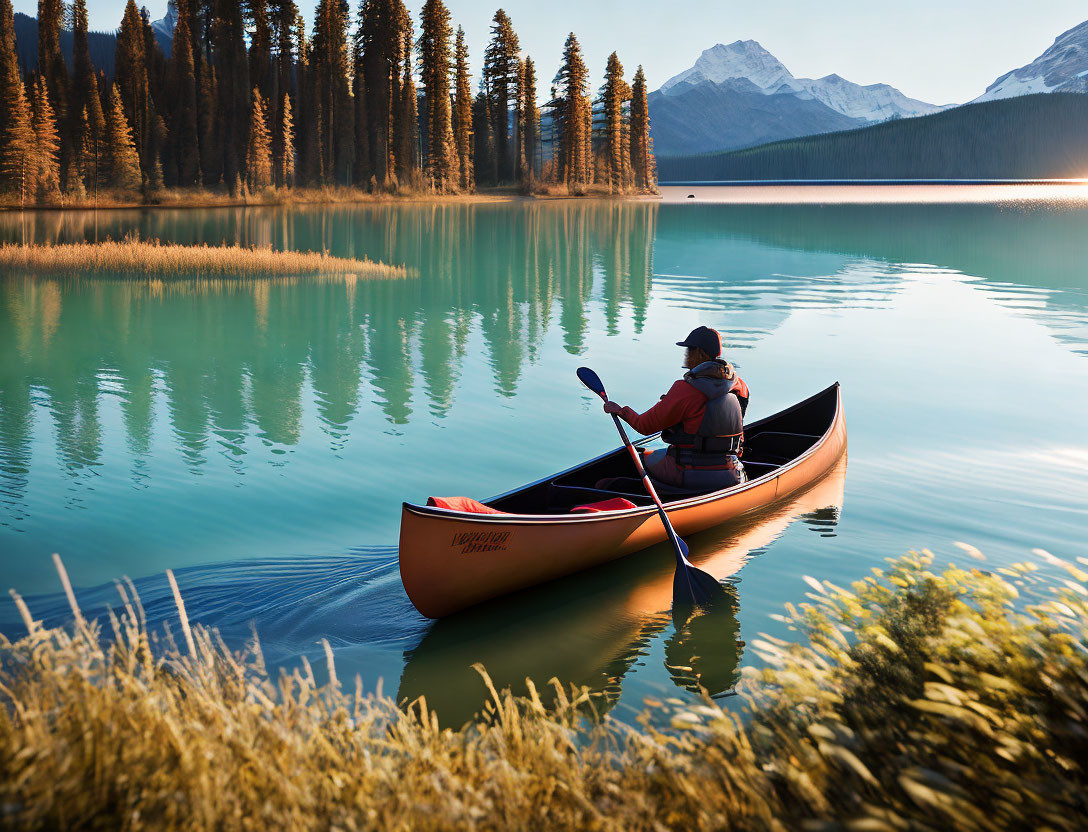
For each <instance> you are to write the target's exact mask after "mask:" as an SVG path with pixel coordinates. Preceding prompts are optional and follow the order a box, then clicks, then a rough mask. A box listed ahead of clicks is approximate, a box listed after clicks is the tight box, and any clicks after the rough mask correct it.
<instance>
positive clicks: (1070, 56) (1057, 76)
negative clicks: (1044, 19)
mask: <svg viewBox="0 0 1088 832" xmlns="http://www.w3.org/2000/svg"><path fill="white" fill-rule="evenodd" d="M1037 92H1088V20H1086V21H1084V22H1083V23H1082V24H1080V25H1079V26H1075V27H1073V28H1072V29H1070V30H1069V31H1068V32H1065V33H1064V34H1062V35H1059V36H1058V38H1057V39H1056V40H1055V41H1054V45H1053V46H1051V47H1050V48H1049V49H1047V50H1046V52H1044V53H1043V54H1042V55H1040V56H1039V57H1038V58H1036V59H1035V60H1034V61H1032V62H1031V63H1030V64H1028V65H1027V66H1022V67H1020V68H1019V69H1014V70H1013V71H1012V72H1006V73H1005V74H1004V75H1002V76H1001V77H1000V78H998V79H997V80H996V81H994V82H993V83H992V84H990V86H988V87H987V88H986V92H984V93H983V94H982V95H980V96H979V97H978V98H976V99H975V102H978V101H996V100H998V99H1001V98H1012V97H1013V96H1016V95H1030V94H1032V93H1037ZM972 103H974V102H972Z"/></svg>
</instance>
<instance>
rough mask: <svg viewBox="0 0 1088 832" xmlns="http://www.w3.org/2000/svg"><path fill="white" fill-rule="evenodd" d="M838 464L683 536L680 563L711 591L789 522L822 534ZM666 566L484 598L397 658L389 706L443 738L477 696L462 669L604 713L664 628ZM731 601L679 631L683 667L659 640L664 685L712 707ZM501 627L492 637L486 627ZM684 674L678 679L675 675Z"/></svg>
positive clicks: (641, 561) (640, 556)
mask: <svg viewBox="0 0 1088 832" xmlns="http://www.w3.org/2000/svg"><path fill="white" fill-rule="evenodd" d="M845 483H846V454H843V455H842V456H841V457H840V458H839V461H838V462H837V463H836V464H835V465H834V466H833V467H832V469H831V470H830V471H828V472H827V474H825V475H824V476H823V477H822V478H820V479H819V480H817V481H816V482H815V483H813V484H812V485H811V486H810V487H808V488H803V489H801V490H800V491H799V492H798V493H796V494H794V495H793V496H791V497H788V498H786V499H784V500H778V501H776V502H775V503H774V504H772V505H770V506H768V507H767V508H766V509H763V510H759V511H753V512H748V513H746V514H745V516H744V517H738V518H737V519H736V520H733V521H731V522H729V523H724V524H722V525H721V526H716V527H714V528H713V529H707V530H706V531H705V532H701V533H700V534H695V535H689V536H688V537H686V538H685V542H686V543H687V544H688V545H689V546H690V547H691V553H690V557H691V559H692V561H693V562H695V563H698V564H699V568H700V569H702V570H704V571H705V572H708V573H709V574H711V575H713V576H714V577H715V578H717V579H718V580H723V579H728V578H729V577H730V576H731V575H735V574H736V573H737V572H739V571H740V569H741V568H742V567H743V566H744V565H745V564H746V563H747V562H748V561H749V559H750V558H751V557H753V555H754V554H755V553H756V552H760V551H762V550H764V549H766V548H767V547H768V546H770V545H771V544H772V543H773V542H774V541H775V540H777V539H778V538H779V537H780V536H781V535H782V534H783V533H784V532H785V531H786V529H787V528H788V527H789V526H790V525H791V524H793V523H795V522H799V521H800V522H803V523H805V524H806V526H807V528H809V529H812V530H816V531H819V532H820V533H821V534H825V535H826V534H829V533H831V534H833V533H834V528H835V525H836V523H837V521H838V517H839V514H840V512H841V510H842V504H843V489H844V486H845ZM672 576H673V559H672V558H671V557H669V556H668V553H666V552H664V551H644V552H636V553H633V554H631V555H630V556H628V557H626V558H624V559H623V560H622V561H618V562H616V563H613V564H611V565H610V566H605V567H604V568H602V569H597V570H594V571H592V572H582V573H579V574H577V575H573V576H569V577H567V578H562V579H560V580H558V581H554V582H552V583H549V584H546V585H545V586H541V587H536V588H534V589H529V590H526V591H524V592H519V593H517V594H516V595H508V596H506V597H505V598H496V599H494V600H492V601H488V602H486V603H483V604H480V605H478V606H475V607H473V608H472V609H471V610H466V611H464V612H463V613H461V614H459V615H453V616H449V617H447V618H444V619H442V620H441V621H436V622H434V623H433V624H432V625H431V627H430V628H429V629H428V630H427V632H426V634H425V635H424V636H423V638H422V639H421V640H420V642H419V643H418V644H416V645H415V646H414V647H410V648H408V649H407V650H405V653H404V669H403V671H402V672H401V677H400V685H399V687H398V688H397V695H396V701H397V702H405V701H407V702H413V701H415V700H416V699H418V698H419V697H420V696H426V697H427V707H428V708H429V709H430V710H431V711H432V712H436V713H437V714H438V720H439V723H440V724H441V725H442V726H443V727H451V728H456V727H457V726H459V725H463V724H464V723H465V722H466V721H467V720H469V719H471V718H472V715H473V714H475V713H477V712H478V711H479V710H480V708H481V706H482V704H483V702H484V700H485V699H487V689H486V688H485V687H484V683H483V680H482V679H481V678H480V675H479V674H478V673H477V672H476V671H475V670H474V669H473V665H475V664H481V665H483V666H484V667H486V668H487V675H488V676H489V677H490V678H491V681H492V682H493V683H494V685H495V687H496V688H497V689H498V690H504V689H506V688H510V689H511V690H513V691H514V693H516V694H518V695H524V696H528V695H529V690H528V688H527V687H526V685H525V680H526V679H532V680H534V682H535V683H536V688H537V691H538V692H539V695H540V697H541V699H542V700H543V701H544V703H545V706H548V704H549V702H550V701H551V694H553V693H554V691H551V690H550V687H549V686H548V685H547V684H546V683H545V680H547V679H552V678H555V679H560V680H562V682H563V683H564V684H565V685H566V684H573V685H574V686H575V687H577V688H586V689H588V690H589V692H590V695H591V696H593V702H594V705H593V707H594V708H595V709H596V710H597V712H598V713H600V714H603V713H605V712H607V711H609V710H610V709H611V708H612V706H613V705H615V704H616V702H617V701H618V700H619V697H620V692H621V688H622V686H623V684H624V681H625V679H626V677H627V675H628V673H629V672H630V671H631V668H632V666H633V665H634V664H635V662H637V661H643V662H644V661H649V659H647V658H646V645H647V643H648V642H649V641H650V640H651V639H653V638H655V637H656V636H657V635H658V634H660V633H661V632H662V631H663V630H665V628H666V626H667V625H668V623H669V622H670V621H671V620H672V619H671V616H670V615H669V614H668V613H669V608H670V606H671V605H672ZM740 601H741V596H738V595H736V594H735V590H729V603H726V604H719V605H716V606H715V608H714V610H713V612H712V613H711V615H710V616H709V617H710V620H709V621H707V620H706V617H705V616H704V617H702V620H703V622H704V623H705V624H708V625H710V627H709V629H708V627H707V626H704V625H702V624H700V625H696V626H695V627H694V628H685V629H686V630H687V632H686V633H685V632H681V633H680V634H679V636H681V637H682V638H683V640H684V641H685V642H686V648H687V650H686V655H685V656H684V661H681V662H677V661H669V654H670V652H671V649H670V644H674V643H675V640H676V639H677V638H678V634H677V633H676V632H675V630H674V631H673V632H672V633H671V634H670V635H668V636H667V637H666V638H665V639H664V645H665V649H664V652H665V661H666V666H667V669H668V671H669V675H670V676H672V677H673V680H674V681H675V682H676V683H677V684H678V685H681V686H684V685H686V684H688V683H690V682H691V681H692V680H693V677H696V676H697V677H698V679H699V684H700V685H701V686H702V687H704V688H705V689H706V690H707V692H708V693H709V694H710V695H711V696H713V695H715V694H720V693H722V692H724V691H725V690H727V689H728V688H729V687H731V686H732V685H733V683H734V678H733V677H734V675H735V672H736V668H737V666H738V664H739V663H740V659H741V656H742V654H743V651H744V642H743V641H742V640H741V639H740V625H739V623H738V621H737V611H738V610H737V605H738V604H739V603H740ZM496 621H501V622H502V626H499V627H497V626H495V622H496ZM685 667H686V668H688V669H685Z"/></svg>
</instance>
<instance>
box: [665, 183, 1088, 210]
mask: <svg viewBox="0 0 1088 832" xmlns="http://www.w3.org/2000/svg"><path fill="white" fill-rule="evenodd" d="M658 190H659V191H660V194H661V202H662V203H663V204H670V203H671V204H676V203H685V204H688V205H690V204H693V203H694V204H700V203H701V204H704V205H706V204H716V205H894V204H900V205H917V204H948V205H964V204H971V203H974V204H991V205H1017V204H1022V205H1033V204H1041V203H1056V202H1074V203H1079V202H1084V203H1085V204H1088V182H1085V181H1084V180H1064V181H1056V182H1050V181H1047V182H1041V181H1038V182H1031V183H1028V182H1018V183H1005V182H1002V183H981V182H980V183H978V184H964V183H962V182H961V183H939V184H938V183H918V182H895V183H889V182H884V181H880V182H876V181H870V182H843V183H827V182H807V183H803V184H802V183H797V182H792V183H783V182H777V183H776V182H762V183H758V184H757V183H728V184H727V183H716V182H704V183H700V184H695V183H689V184H685V185H678V184H672V185H669V184H661V185H659V186H658ZM689 194H694V197H689Z"/></svg>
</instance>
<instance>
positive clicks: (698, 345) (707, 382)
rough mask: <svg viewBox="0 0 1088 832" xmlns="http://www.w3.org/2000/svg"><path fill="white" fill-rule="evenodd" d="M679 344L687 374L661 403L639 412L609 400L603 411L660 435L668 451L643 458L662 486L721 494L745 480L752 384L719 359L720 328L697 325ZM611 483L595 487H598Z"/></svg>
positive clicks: (644, 431)
mask: <svg viewBox="0 0 1088 832" xmlns="http://www.w3.org/2000/svg"><path fill="white" fill-rule="evenodd" d="M676 345H677V346H678V347H684V348H685V350H686V352H685V354H684V367H685V369H687V372H686V373H685V374H684V377H683V378H682V379H680V380H679V381H677V382H676V383H674V384H673V386H672V387H671V388H670V389H669V392H668V393H666V394H665V395H664V396H662V397H661V400H660V401H659V402H658V403H657V404H655V405H654V406H653V407H651V408H650V409H649V410H647V411H646V412H645V413H637V412H635V411H634V410H632V409H631V408H630V407H622V406H620V405H618V404H616V403H615V402H612V401H609V402H605V405H604V412H605V413H608V414H616V415H617V416H619V417H620V418H621V419H623V420H624V421H625V422H627V424H629V425H630V426H631V427H632V428H634V429H635V430H637V431H638V432H639V433H641V434H643V435H648V434H651V433H657V432H658V431H661V439H662V441H664V442H666V443H667V444H668V446H669V447H668V448H667V449H662V450H658V451H654V452H653V453H652V454H649V455H647V456H646V458H645V460H644V463H645V465H646V470H647V472H648V473H649V474H650V476H651V477H653V478H654V479H655V480H657V481H659V482H662V483H665V484H666V485H671V486H674V487H676V488H682V489H684V490H690V491H717V490H718V489H721V488H728V487H729V486H731V485H736V484H737V483H741V482H745V481H746V480H747V476H746V474H745V473H744V466H743V464H742V463H741V461H740V456H741V452H742V450H743V447H744V412H745V410H747V409H748V385H747V384H745V383H744V381H743V380H742V379H741V378H740V376H738V375H737V373H736V370H735V369H734V368H733V365H732V364H730V363H729V362H728V361H726V360H725V359H723V358H722V357H721V354H722V339H721V336H720V335H719V334H718V331H717V330H714V329H711V328H710V327H706V326H700V327H697V328H695V329H693V330H692V331H691V334H689V335H688V337H687V338H685V339H684V340H683V341H677V342H676ZM608 485H609V481H602V482H599V483H597V487H598V488H607V487H608Z"/></svg>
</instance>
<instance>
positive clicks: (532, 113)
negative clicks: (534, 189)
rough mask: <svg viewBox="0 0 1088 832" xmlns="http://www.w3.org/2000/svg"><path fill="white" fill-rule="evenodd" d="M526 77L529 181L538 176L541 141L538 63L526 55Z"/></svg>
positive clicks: (525, 146) (525, 147) (525, 152)
mask: <svg viewBox="0 0 1088 832" xmlns="http://www.w3.org/2000/svg"><path fill="white" fill-rule="evenodd" d="M523 78H524V82H523V83H524V87H525V91H524V99H525V103H524V105H523V106H524V116H523V119H522V120H523V122H524V126H523V127H522V134H521V135H522V156H523V157H524V159H525V173H526V177H527V179H528V181H529V182H532V181H533V180H534V179H535V178H536V156H537V153H536V148H537V142H539V141H540V108H539V107H538V106H537V103H536V65H535V64H534V63H533V59H532V58H530V57H528V56H526V58H525V66H524V69H523Z"/></svg>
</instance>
